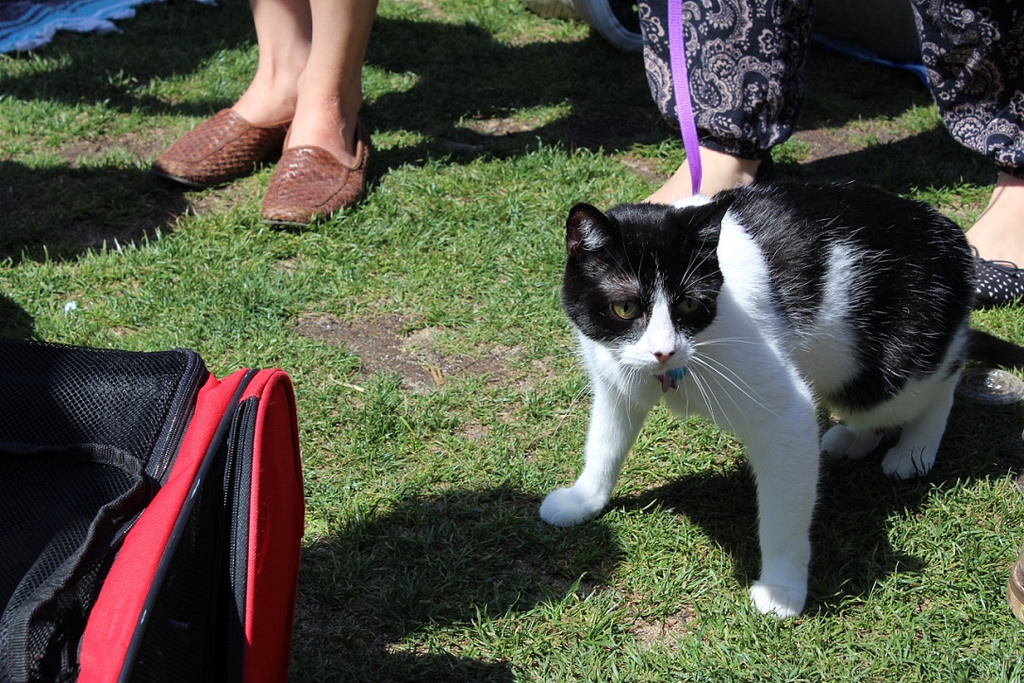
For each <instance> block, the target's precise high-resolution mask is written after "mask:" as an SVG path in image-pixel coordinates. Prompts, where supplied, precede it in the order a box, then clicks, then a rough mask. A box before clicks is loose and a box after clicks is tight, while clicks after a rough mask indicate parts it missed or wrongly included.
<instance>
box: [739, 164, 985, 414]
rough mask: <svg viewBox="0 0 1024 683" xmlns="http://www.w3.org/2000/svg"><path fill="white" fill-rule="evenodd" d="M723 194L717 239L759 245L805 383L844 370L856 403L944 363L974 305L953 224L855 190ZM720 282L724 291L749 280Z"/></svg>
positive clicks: (967, 258) (966, 260)
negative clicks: (725, 205)
mask: <svg viewBox="0 0 1024 683" xmlns="http://www.w3.org/2000/svg"><path fill="white" fill-rule="evenodd" d="M724 194H725V196H722V195H720V197H721V198H722V199H723V200H725V201H731V206H730V208H729V210H728V212H727V214H726V220H725V221H724V222H723V230H727V229H731V230H734V231H739V232H741V233H742V234H743V235H745V236H747V237H749V239H750V240H751V241H752V242H753V243H754V244H755V245H756V247H757V249H758V252H759V254H760V258H761V259H762V261H763V269H764V272H765V274H766V276H767V279H768V286H769V289H770V291H769V292H768V293H767V297H768V301H769V302H770V306H771V308H772V309H773V311H774V313H773V315H774V316H775V317H776V319H777V320H779V321H781V324H780V329H781V330H783V334H788V335H789V336H788V338H787V341H786V345H788V346H789V347H790V348H791V349H793V350H794V353H795V354H797V355H798V356H800V354H802V356H800V358H802V359H804V361H805V366H806V367H805V368H804V371H805V374H822V375H823V376H824V375H828V373H829V370H830V369H834V367H835V363H836V362H837V361H838V362H843V361H844V360H845V362H844V363H843V364H844V365H845V366H846V368H845V369H844V371H843V372H842V373H840V375H843V376H846V375H847V371H851V372H852V373H853V375H854V377H852V378H851V377H850V376H846V377H845V380H842V381H840V378H839V376H836V380H837V381H838V383H839V384H842V385H843V386H844V387H845V389H844V390H843V391H842V392H841V393H845V394H848V396H847V398H848V399H849V402H853V403H858V404H863V403H872V402H875V401H877V400H880V399H882V398H883V394H884V393H887V391H888V389H884V387H888V388H889V389H892V388H895V387H898V386H901V385H902V384H903V382H905V381H906V380H907V379H908V378H911V377H914V376H920V375H922V374H927V373H929V372H933V371H935V370H936V369H938V368H940V367H942V366H943V365H944V364H946V363H947V362H948V358H947V352H948V350H949V349H950V345H951V343H952V341H953V339H954V338H955V337H956V336H957V335H958V334H960V333H961V331H962V330H963V328H964V326H965V325H966V324H967V320H968V317H969V315H970V310H971V307H972V304H973V297H974V265H973V257H972V253H971V251H970V248H969V247H968V245H967V241H966V239H965V237H964V235H963V232H962V231H961V229H960V228H959V227H958V226H957V225H956V224H955V223H953V222H952V221H951V220H949V219H948V218H945V217H944V216H942V215H941V214H939V213H938V212H937V211H935V210H934V209H932V208H931V207H929V206H927V205H926V204H923V203H921V202H916V201H913V200H908V199H903V198H900V197H897V196H895V195H892V194H889V193H887V192H885V191H883V190H879V189H876V188H873V187H870V186H866V185H861V184H857V183H843V184H834V185H826V184H821V185H814V184H769V185H763V186H755V187H751V188H741V189H737V190H734V191H731V192H730V193H724ZM727 224H728V225H729V226H731V227H727ZM727 262H728V259H727V258H723V265H725V264H726V263H727ZM723 270H726V269H725V268H723ZM725 275H726V281H727V282H728V281H729V278H730V277H732V278H738V279H743V278H746V277H747V274H746V272H743V271H739V270H737V271H735V272H732V273H725ZM787 331H788V332H787ZM830 384H831V382H830ZM832 388H833V389H835V388H836V387H832ZM855 394H856V397H855ZM836 398H839V397H838V396H837V397H836Z"/></svg>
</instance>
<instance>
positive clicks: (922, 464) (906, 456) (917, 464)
mask: <svg viewBox="0 0 1024 683" xmlns="http://www.w3.org/2000/svg"><path fill="white" fill-rule="evenodd" d="M934 464H935V451H934V450H933V449H930V448H921V447H917V448H915V447H908V446H903V445H900V444H897V445H896V446H894V447H892V448H890V449H889V452H888V453H886V454H885V457H884V458H883V459H882V471H883V472H885V473H886V474H887V475H888V476H889V477H892V478H893V479H913V478H915V477H923V476H924V475H926V474H928V472H930V471H931V469H932V465H934Z"/></svg>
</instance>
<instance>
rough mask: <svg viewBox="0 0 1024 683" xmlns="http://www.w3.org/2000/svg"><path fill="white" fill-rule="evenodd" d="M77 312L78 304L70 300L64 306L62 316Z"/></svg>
mask: <svg viewBox="0 0 1024 683" xmlns="http://www.w3.org/2000/svg"><path fill="white" fill-rule="evenodd" d="M77 310H78V302H77V301H74V300H71V301H69V302H67V303H66V304H64V315H68V314H70V313H73V312H75V311H77Z"/></svg>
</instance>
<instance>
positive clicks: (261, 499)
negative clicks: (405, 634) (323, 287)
mask: <svg viewBox="0 0 1024 683" xmlns="http://www.w3.org/2000/svg"><path fill="white" fill-rule="evenodd" d="M250 396H262V398H261V400H260V404H259V410H258V411H257V415H256V438H255V440H254V444H253V456H252V457H253V461H252V485H251V487H250V491H251V494H252V498H251V500H250V507H249V552H248V561H249V567H248V581H247V583H246V596H245V636H246V639H247V641H248V642H247V647H246V649H245V659H244V663H243V672H244V675H243V680H245V681H246V683H264V682H266V683H276V682H278V681H285V680H288V657H289V650H290V648H291V633H292V621H293V619H294V616H295V597H296V587H297V579H298V571H299V557H300V554H301V543H302V534H303V530H304V526H305V507H304V506H305V503H304V500H305V497H304V491H303V486H302V466H301V460H300V457H299V435H298V429H297V423H296V411H295V395H294V392H293V389H292V383H291V380H290V379H289V377H288V375H287V374H286V373H284V372H283V371H281V370H264V371H262V372H261V373H260V374H259V375H258V376H257V377H255V378H253V380H252V382H251V383H250V384H249V386H248V387H246V390H245V396H244V397H243V400H244V398H245V397H250Z"/></svg>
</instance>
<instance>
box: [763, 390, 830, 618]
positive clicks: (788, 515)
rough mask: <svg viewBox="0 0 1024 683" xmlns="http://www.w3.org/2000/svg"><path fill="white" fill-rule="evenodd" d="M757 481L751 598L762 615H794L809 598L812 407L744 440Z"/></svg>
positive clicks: (814, 464) (814, 479) (815, 455)
mask: <svg viewBox="0 0 1024 683" xmlns="http://www.w3.org/2000/svg"><path fill="white" fill-rule="evenodd" d="M746 445H747V454H748V457H749V459H750V464H751V467H752V469H753V470H754V476H755V479H756V480H757V506H758V513H759V514H758V517H759V520H758V536H759V540H760V545H761V576H760V578H759V579H758V580H757V581H756V582H754V584H753V586H752V587H751V590H750V599H751V601H752V602H753V603H754V606H755V607H756V608H757V610H758V611H759V612H761V613H762V614H771V615H772V616H775V617H779V618H786V617H795V616H797V615H799V614H800V612H801V611H802V610H803V608H804V602H805V601H806V599H807V570H808V564H809V562H810V556H811V542H810V530H811V519H812V516H813V513H814V506H815V502H816V498H817V484H818V464H819V463H818V461H819V452H818V439H817V425H816V423H815V419H814V409H813V407H812V406H811V405H810V404H809V403H808V405H807V406H805V407H803V408H796V410H795V411H794V413H791V416H790V417H788V418H787V417H785V416H782V419H780V420H778V421H777V423H776V424H775V427H774V429H771V428H766V429H764V430H763V431H762V432H761V433H760V434H759V435H758V436H757V437H755V438H754V439H752V440H748V441H747V442H746Z"/></svg>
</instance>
